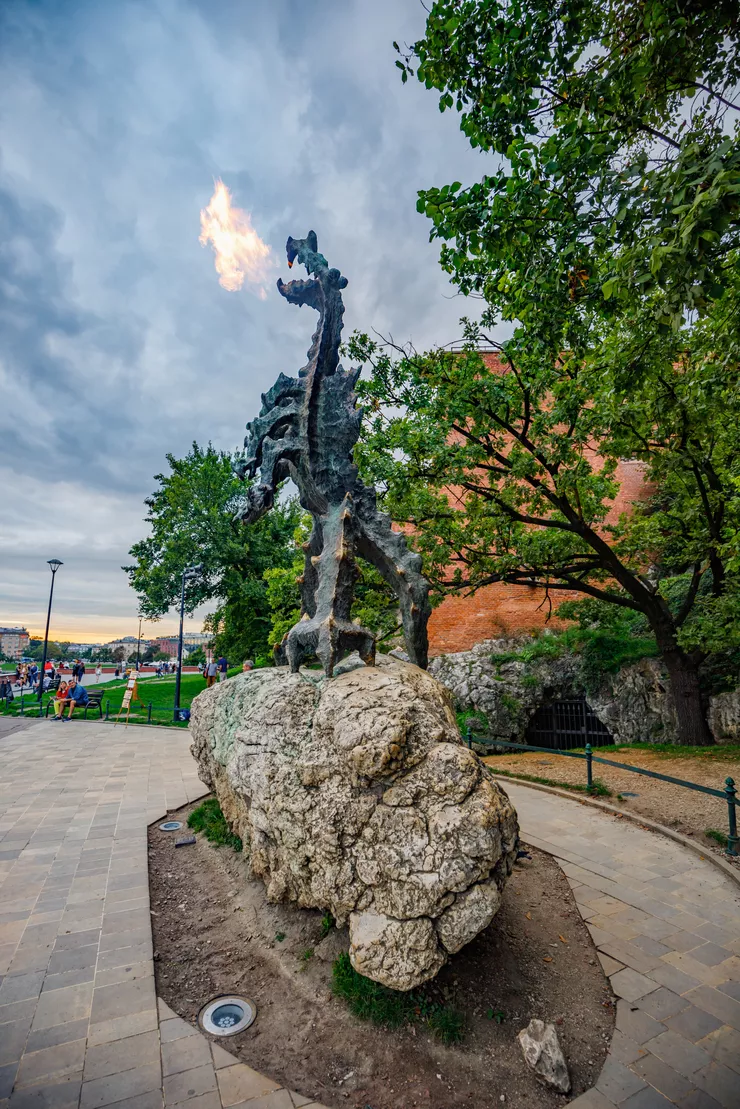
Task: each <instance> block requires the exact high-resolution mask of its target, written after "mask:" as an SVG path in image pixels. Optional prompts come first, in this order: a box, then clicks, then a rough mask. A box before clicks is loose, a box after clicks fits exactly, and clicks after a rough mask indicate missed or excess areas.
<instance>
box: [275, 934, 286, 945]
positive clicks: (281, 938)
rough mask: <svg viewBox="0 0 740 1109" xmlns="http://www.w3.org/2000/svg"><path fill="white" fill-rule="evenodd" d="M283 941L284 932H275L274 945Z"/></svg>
mask: <svg viewBox="0 0 740 1109" xmlns="http://www.w3.org/2000/svg"><path fill="white" fill-rule="evenodd" d="M284 939H285V932H276V933H275V942H276V943H282V942H283V940H284Z"/></svg>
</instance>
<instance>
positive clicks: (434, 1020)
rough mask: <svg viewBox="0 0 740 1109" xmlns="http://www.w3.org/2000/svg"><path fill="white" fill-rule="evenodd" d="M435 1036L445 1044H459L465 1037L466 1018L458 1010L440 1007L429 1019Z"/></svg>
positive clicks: (444, 1006)
mask: <svg viewBox="0 0 740 1109" xmlns="http://www.w3.org/2000/svg"><path fill="white" fill-rule="evenodd" d="M427 1024H428V1025H429V1027H430V1028H431V1030H432V1032H434V1035H435V1036H436V1037H437V1038H438V1039H440V1040H441V1041H442V1043H445V1044H459V1043H460V1042H461V1041H462V1039H463V1038H464V1036H465V1017H464V1016H463V1015H462V1013H458V1012H457V1010H456V1009H450V1008H448V1007H447V1006H446V1005H438V1006H437V1007H436V1008H435V1009H433V1010H432V1012H431V1013H430V1014H429V1016H428V1017H427Z"/></svg>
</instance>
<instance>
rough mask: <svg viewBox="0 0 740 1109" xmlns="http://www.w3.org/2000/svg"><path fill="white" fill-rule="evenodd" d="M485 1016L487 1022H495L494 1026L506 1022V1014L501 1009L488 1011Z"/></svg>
mask: <svg viewBox="0 0 740 1109" xmlns="http://www.w3.org/2000/svg"><path fill="white" fill-rule="evenodd" d="M486 1016H487V1017H488V1019H489V1020H495V1021H496V1024H503V1023H504V1021H505V1020H506V1014H505V1013H504V1012H503V1010H502V1009H489V1010H488V1012H487V1013H486Z"/></svg>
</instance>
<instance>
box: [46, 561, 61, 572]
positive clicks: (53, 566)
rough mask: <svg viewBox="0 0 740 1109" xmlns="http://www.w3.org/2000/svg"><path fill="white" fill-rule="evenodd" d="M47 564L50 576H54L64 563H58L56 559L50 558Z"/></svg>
mask: <svg viewBox="0 0 740 1109" xmlns="http://www.w3.org/2000/svg"><path fill="white" fill-rule="evenodd" d="M48 564H49V566H50V567H51V572H52V574H56V572H57V570H58V569H59V567H60V566H64V563H63V562H60V561H59V559H58V558H50V559H49V560H48Z"/></svg>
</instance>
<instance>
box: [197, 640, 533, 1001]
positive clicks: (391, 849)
mask: <svg viewBox="0 0 740 1109" xmlns="http://www.w3.org/2000/svg"><path fill="white" fill-rule="evenodd" d="M378 661H379V665H378V666H377V667H367V668H365V667H362V668H360V669H355V670H352V671H350V672H348V673H343V674H341V675H340V676H339V677H335V678H333V679H332V680H331V681H326V680H325V679H324V678H323V675H320V674H318V673H317V672H312V671H305V670H303V671H301V672H300V673H298V674H290V673H288V672H287V670H284V669H282V668H279V669H270V670H257V671H253V672H251V673H249V674H242V675H239V676H237V677H235V678H232V679H230V680H229V681H227V682H223V683H221V684H220V685H217V686H213V687H212V688H211V689H209V690H205V691H204V692H203V693H201V694H200V695H199V696H198V697H197V698H196V699H195V701H194V702H193V706H192V717H191V725H190V727H191V733H192V736H193V748H192V749H193V754H194V755H195V757H196V759H197V760H198V763H199V766H200V776H201V778H202V780H203V781H204V782H205V783H206V784H207V785H209V786H211V787H212V788H213V789H214V790H215V792H216V794H217V796H218V798H219V801H220V803H221V807H222V809H223V812H224V815H225V816H226V819H227V820H228V821H229V823H230V824H231V826H232V828H233V829H234V831H235V832H237V834H238V835H240V836H241V838H242V840H243V841H244V850H245V855H246V858H247V860H248V862H249V866H250V868H251V871H252V873H253V874H254V875H255V876H256V877H260V878H262V879H263V880H264V881H265V884H266V886H267V893H268V897H269V898H270V899H272V900H290V901H295V902H296V903H297V904H298V905H300V906H302V907H307V908H308V907H313V908H320V909H328V910H330V911H331V913H332V914H333V915H334V917H335V918H336V920H337V922H338V923H339V924H344V923H345V922H347V921H348V922H349V929H350V943H351V946H350V958H351V959H352V962H353V965H354V966H355V968H356V969H357V970H358V971H360V973H362V974H365V975H367V976H368V977H370V978H374V979H376V980H377V981H379V982H383V983H384V984H385V985H388V986H391V987H393V988H395V989H401V990H408V989H412V988H413V987H414V986H416V985H418V984H419V983H421V982H423V981H425V980H426V979H428V978H431V977H433V976H434V975H435V974H436V973H437V971H438V970H439V969H440V967H441V966H442V965H443V963H444V962H445V961H446V959H447V957H448V955H449V954H450V953H454V952H455V951H458V950H459V949H460V948H461V947H462V946H463V945H464V944H466V943H468V942H469V941H470V940H471V939H473V938H474V936H476V935H477V934H478V932H479V931H481V930H482V929H483V928H485V927H486V926H487V925H488V924H489V923H490V921H491V919H492V918H493V916H494V914H495V913H496V911H497V909H498V906H499V903H500V897H501V890H502V889H503V886H504V883H505V882H506V879H507V877H508V875H509V874H510V872H511V867H512V865H513V861H514V858H515V854H516V844H517V838H518V826H517V820H516V813H515V811H514V809H513V807H512V805H511V803H510V802H509V799H508V797H507V796H506V794H505V792H504V791H503V790H502V789H501V787H500V786H498V785H497V783H496V782H494V781H493V779H492V777H491V776H490V774H489V772H488V771H487V770H486V768H485V767H484V766H483V765H482V764H481V762H480V761H479V759H478V757H477V756H476V755H475V754H474V753H473V752H471V751H468V750H467V748H466V747H465V746H464V745H463V744H462V743H461V741H460V738H459V734H458V730H457V726H456V723H455V717H454V714H453V712H452V707H451V699H450V696H449V694H448V692H447V691H446V690H445V689H444V688H443V686H441V685H440V683H439V682H438V681H436V680H435V679H434V678H433V677H432V676H431V675H430V674H428V673H426V672H425V671H423V670H419V669H418V668H417V667H415V666H412V665H408V664H406V663H403V662H398V661H396V660H393V659H386V658H380V659H379V660H378Z"/></svg>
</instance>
